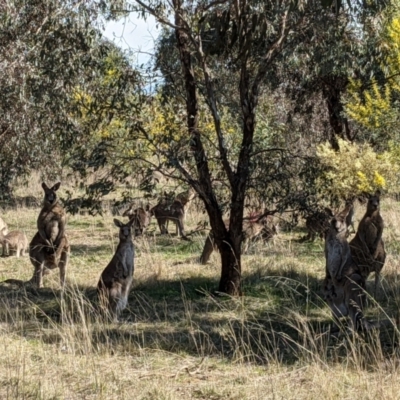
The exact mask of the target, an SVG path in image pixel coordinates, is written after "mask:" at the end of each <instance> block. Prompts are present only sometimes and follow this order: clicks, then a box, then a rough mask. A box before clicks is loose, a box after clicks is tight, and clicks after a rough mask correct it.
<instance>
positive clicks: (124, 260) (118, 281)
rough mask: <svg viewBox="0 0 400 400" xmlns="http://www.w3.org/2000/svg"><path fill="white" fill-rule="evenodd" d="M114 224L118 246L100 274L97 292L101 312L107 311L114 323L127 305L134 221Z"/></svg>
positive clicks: (131, 266)
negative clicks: (117, 235) (117, 236)
mask: <svg viewBox="0 0 400 400" xmlns="http://www.w3.org/2000/svg"><path fill="white" fill-rule="evenodd" d="M114 224H115V225H116V226H117V227H118V228H119V244H118V247H117V249H116V251H115V254H114V256H113V258H112V259H111V261H110V262H109V264H108V265H107V267H106V268H105V269H104V271H103V272H102V274H101V277H100V280H99V283H98V285H97V292H98V296H99V300H100V305H101V307H102V309H103V312H104V311H105V310H107V309H108V312H109V317H111V319H112V320H113V321H115V322H116V321H118V317H119V314H120V313H121V311H122V310H124V309H125V307H126V305H127V303H128V295H129V290H130V288H131V285H132V280H133V270H134V256H135V253H134V247H133V242H132V225H133V224H134V220H133V219H131V220H129V222H128V223H126V224H123V223H122V222H121V221H119V220H118V219H114Z"/></svg>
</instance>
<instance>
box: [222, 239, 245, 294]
mask: <svg viewBox="0 0 400 400" xmlns="http://www.w3.org/2000/svg"><path fill="white" fill-rule="evenodd" d="M227 236H228V237H227V238H225V240H222V241H221V242H220V243H219V244H220V246H219V251H220V255H221V265H222V271H221V279H220V281H219V288H218V290H219V291H220V292H223V293H228V294H230V295H231V296H240V295H241V294H242V290H241V276H242V270H241V262H240V245H239V248H238V249H237V248H236V249H235V248H234V247H235V246H234V245H233V243H232V242H231V241H230V238H229V236H230V235H229V233H228V235H227Z"/></svg>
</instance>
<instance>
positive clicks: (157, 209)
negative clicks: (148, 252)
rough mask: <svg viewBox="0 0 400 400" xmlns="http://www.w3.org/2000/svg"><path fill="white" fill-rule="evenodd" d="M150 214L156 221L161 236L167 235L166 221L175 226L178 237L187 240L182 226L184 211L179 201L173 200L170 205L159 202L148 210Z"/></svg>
mask: <svg viewBox="0 0 400 400" xmlns="http://www.w3.org/2000/svg"><path fill="white" fill-rule="evenodd" d="M150 214H151V215H154V217H155V218H156V219H157V223H158V226H159V227H160V231H161V234H162V235H164V234H168V228H167V221H172V222H174V223H175V224H176V226H177V228H178V232H179V234H180V236H181V237H182V238H183V239H187V238H186V234H185V229H184V225H183V219H184V216H185V210H184V207H183V205H182V203H181V202H180V201H178V200H174V201H173V202H172V204H168V203H167V202H159V203H158V204H157V205H156V206H154V207H153V208H152V209H151V210H150Z"/></svg>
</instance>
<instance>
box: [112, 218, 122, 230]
mask: <svg viewBox="0 0 400 400" xmlns="http://www.w3.org/2000/svg"><path fill="white" fill-rule="evenodd" d="M114 225H115V226H117V227H118V228H122V227H123V226H124V224H123V223H122V222H121V221H120V220H119V219H117V218H114Z"/></svg>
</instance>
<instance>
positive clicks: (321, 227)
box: [303, 207, 333, 242]
mask: <svg viewBox="0 0 400 400" xmlns="http://www.w3.org/2000/svg"><path fill="white" fill-rule="evenodd" d="M332 217H333V212H332V210H331V209H330V208H327V207H325V208H324V210H323V211H316V212H314V213H312V214H310V215H308V216H307V218H306V228H307V232H308V233H307V236H305V237H304V238H303V240H310V241H311V242H313V241H314V240H315V238H316V237H317V235H318V236H319V237H320V238H321V239H324V238H325V235H326V232H327V231H328V229H329V221H330V219H331V218H332Z"/></svg>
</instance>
